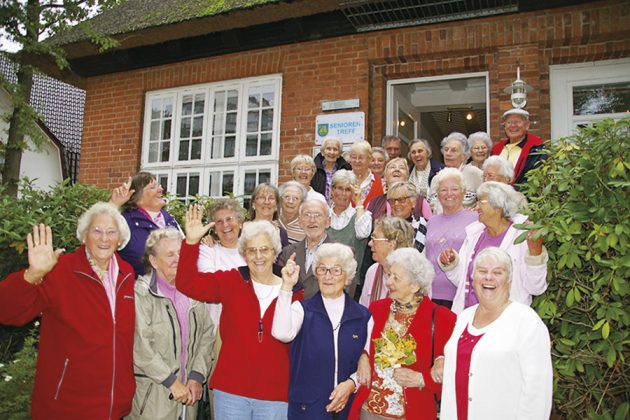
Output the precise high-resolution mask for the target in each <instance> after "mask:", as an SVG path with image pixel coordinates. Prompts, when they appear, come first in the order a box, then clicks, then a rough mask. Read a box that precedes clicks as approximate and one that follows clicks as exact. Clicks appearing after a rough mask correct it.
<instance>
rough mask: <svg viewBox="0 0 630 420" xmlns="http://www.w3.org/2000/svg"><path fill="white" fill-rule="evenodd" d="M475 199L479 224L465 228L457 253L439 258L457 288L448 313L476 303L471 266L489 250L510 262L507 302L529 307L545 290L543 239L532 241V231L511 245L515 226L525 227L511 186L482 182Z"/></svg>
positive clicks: (448, 251) (519, 199) (447, 252)
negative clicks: (498, 251) (502, 253)
mask: <svg viewBox="0 0 630 420" xmlns="http://www.w3.org/2000/svg"><path fill="white" fill-rule="evenodd" d="M477 197H478V201H477V207H476V210H477V212H478V213H479V221H478V222H474V223H471V224H469V225H468V226H467V227H466V239H465V240H464V243H463V244H462V246H461V248H460V249H459V252H457V251H455V250H454V249H453V248H447V249H445V250H444V251H442V253H441V254H440V256H439V261H438V263H439V265H440V267H441V268H442V270H444V272H445V273H446V276H447V277H448V279H449V280H450V281H451V282H452V283H453V284H454V285H455V286H456V287H457V291H456V292H455V297H454V298H453V307H452V308H451V310H452V311H453V312H455V313H456V314H459V313H460V312H461V311H463V310H464V309H465V308H468V307H470V306H472V305H474V304H476V303H477V297H476V295H475V291H474V289H473V287H472V273H473V271H472V263H473V260H474V258H475V255H476V254H479V252H481V251H482V250H483V249H485V248H488V247H491V246H496V247H499V248H501V249H502V250H504V251H506V252H507V253H508V254H509V255H510V257H511V258H512V265H513V266H514V273H513V277H512V286H511V289H510V299H511V300H513V301H515V302H520V303H523V304H525V305H529V304H531V302H532V296H538V295H540V294H542V293H543V292H544V291H545V290H547V260H548V255H547V250H546V249H545V247H544V246H543V244H542V242H543V238H542V236H541V237H538V238H537V239H533V236H534V234H535V231H533V230H532V231H530V233H529V235H528V236H527V240H526V241H523V242H521V243H519V244H514V241H515V240H516V238H517V237H518V236H519V235H520V234H521V233H522V232H523V231H522V230H520V229H517V228H515V227H514V225H517V224H521V223H526V222H527V217H526V216H524V215H522V214H519V213H518V211H519V209H520V208H521V207H522V205H523V204H524V202H523V198H522V195H521V194H520V193H518V192H517V191H515V190H514V188H513V187H512V186H511V185H506V184H503V183H499V182H494V181H488V182H485V183H483V184H481V186H480V187H479V189H478V190H477Z"/></svg>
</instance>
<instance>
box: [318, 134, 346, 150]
mask: <svg viewBox="0 0 630 420" xmlns="http://www.w3.org/2000/svg"><path fill="white" fill-rule="evenodd" d="M328 143H335V146H337V150H339V153H341V151H342V146H341V140H339V139H338V138H337V137H326V138H325V139H324V141H322V145H321V146H320V148H319V151H320V153H322V154H324V149H325V148H326V145H327V144H328Z"/></svg>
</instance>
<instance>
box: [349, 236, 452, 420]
mask: <svg viewBox="0 0 630 420" xmlns="http://www.w3.org/2000/svg"><path fill="white" fill-rule="evenodd" d="M387 265H388V267H389V276H388V278H387V287H388V289H389V296H388V298H386V299H382V300H379V301H376V302H374V303H372V305H370V312H372V317H373V318H374V328H373V330H372V336H371V340H370V349H369V352H368V355H367V356H366V355H364V356H362V357H361V360H360V362H359V372H361V373H362V374H361V375H359V382H360V383H361V385H362V386H361V388H359V391H358V392H357V396H356V397H355V399H354V403H353V404H352V408H351V410H350V418H351V419H359V417H360V418H367V419H373V418H376V419H379V418H383V417H385V418H406V419H414V420H423V419H427V420H429V419H431V420H434V419H435V418H436V415H437V413H436V397H437V395H439V392H440V389H441V384H439V383H436V382H435V381H434V380H433V377H432V376H431V374H430V373H431V366H432V365H433V360H434V358H436V357H438V356H441V355H442V354H443V348H444V344H445V343H446V341H447V340H448V338H449V337H450V336H451V332H452V331H453V327H454V325H455V314H453V313H452V312H451V311H449V310H448V309H446V308H445V307H443V306H439V305H436V304H435V303H433V302H432V301H431V299H430V298H429V295H430V294H431V281H432V280H433V275H434V273H433V266H432V265H431V263H430V262H429V261H428V260H427V259H426V258H425V257H424V255H422V254H420V252H418V250H416V249H414V248H399V249H397V250H395V251H393V252H392V253H391V254H389V256H388V257H387ZM384 340H386V341H384ZM403 343H405V344H403ZM392 347H393V348H394V349H395V350H396V351H394V352H392V350H391V349H392ZM401 353H402V354H401ZM368 359H369V360H368ZM365 365H368V366H369V367H370V369H367V368H366V369H364V368H365ZM364 371H365V372H367V371H369V372H370V373H371V375H370V376H371V377H364V376H363V372H364ZM366 376H367V375H366Z"/></svg>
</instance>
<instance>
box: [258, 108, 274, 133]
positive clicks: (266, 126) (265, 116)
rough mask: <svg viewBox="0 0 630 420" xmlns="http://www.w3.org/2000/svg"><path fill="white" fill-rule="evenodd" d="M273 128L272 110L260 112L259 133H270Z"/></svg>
mask: <svg viewBox="0 0 630 420" xmlns="http://www.w3.org/2000/svg"><path fill="white" fill-rule="evenodd" d="M272 128H273V109H264V110H263V112H262V124H261V126H260V130H261V131H270V130H271V129H272Z"/></svg>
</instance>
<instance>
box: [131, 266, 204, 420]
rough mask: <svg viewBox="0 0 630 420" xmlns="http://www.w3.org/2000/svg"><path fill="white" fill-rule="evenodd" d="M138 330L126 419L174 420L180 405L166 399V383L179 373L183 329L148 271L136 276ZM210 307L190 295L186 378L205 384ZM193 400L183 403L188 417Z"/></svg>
mask: <svg viewBox="0 0 630 420" xmlns="http://www.w3.org/2000/svg"><path fill="white" fill-rule="evenodd" d="M135 295H136V331H135V337H134V349H133V363H134V373H135V377H136V393H135V395H134V398H133V407H132V409H131V413H130V414H129V416H127V417H126V418H127V419H147V420H148V419H151V420H161V419H163V420H176V419H178V418H179V416H181V415H182V411H183V407H184V406H183V405H182V404H178V403H176V402H174V401H171V400H169V398H168V397H169V394H170V393H171V392H170V390H169V388H168V387H169V386H171V385H172V384H173V382H175V379H176V378H180V373H179V371H180V360H181V338H180V336H181V332H180V327H179V322H178V320H177V315H176V312H175V307H174V305H173V304H172V303H171V301H170V300H169V299H167V298H165V297H163V296H162V295H161V294H160V293H159V292H158V290H157V280H156V278H155V275H153V274H152V273H149V274H146V275H144V276H141V277H138V280H137V281H136V285H135ZM212 331H213V328H212V321H211V320H210V311H209V306H208V305H207V304H205V303H202V302H197V301H195V300H192V299H191V300H190V307H189V309H188V340H187V347H188V348H187V352H186V359H187V360H186V370H187V374H186V377H187V378H188V379H194V380H196V381H198V382H201V383H204V382H205V381H206V379H207V377H208V373H209V371H210V365H211V349H212V346H213V343H214V335H213V334H212ZM196 413H197V404H195V405H194V406H187V407H186V419H194V418H195V416H196Z"/></svg>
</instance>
